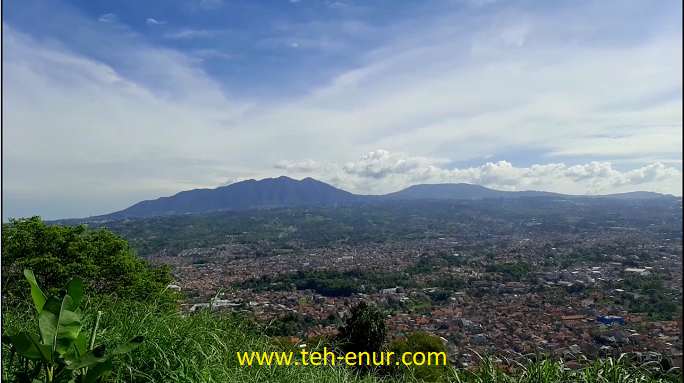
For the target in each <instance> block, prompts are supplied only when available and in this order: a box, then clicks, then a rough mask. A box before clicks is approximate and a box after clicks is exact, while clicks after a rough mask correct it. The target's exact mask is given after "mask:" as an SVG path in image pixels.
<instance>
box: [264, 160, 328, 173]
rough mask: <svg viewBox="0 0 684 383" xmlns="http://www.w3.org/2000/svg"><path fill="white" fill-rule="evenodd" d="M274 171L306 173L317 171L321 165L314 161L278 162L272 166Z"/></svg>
mask: <svg viewBox="0 0 684 383" xmlns="http://www.w3.org/2000/svg"><path fill="white" fill-rule="evenodd" d="M273 167H274V168H275V169H282V170H287V171H288V172H290V173H306V172H311V171H314V170H318V169H320V168H321V167H322V165H321V164H319V163H318V162H316V161H314V160H306V161H289V160H286V161H278V162H277V163H276V164H275V165H273Z"/></svg>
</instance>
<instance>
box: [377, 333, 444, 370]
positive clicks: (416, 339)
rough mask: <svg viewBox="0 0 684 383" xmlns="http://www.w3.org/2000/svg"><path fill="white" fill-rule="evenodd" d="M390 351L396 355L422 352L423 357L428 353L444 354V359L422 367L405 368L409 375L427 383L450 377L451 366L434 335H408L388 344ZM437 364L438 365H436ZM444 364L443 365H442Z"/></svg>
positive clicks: (439, 340)
mask: <svg viewBox="0 0 684 383" xmlns="http://www.w3.org/2000/svg"><path fill="white" fill-rule="evenodd" d="M389 349H390V351H393V352H394V353H395V354H396V355H403V354H404V353H405V352H410V353H412V354H415V353H417V352H422V353H424V355H429V354H428V353H444V358H443V359H442V358H441V357H440V358H439V359H437V360H435V359H432V360H431V362H430V363H427V362H426V363H424V364H423V365H420V366H418V365H413V366H405V367H407V368H408V369H409V370H410V373H411V374H412V375H413V376H415V377H416V378H418V379H422V380H424V381H427V382H439V381H446V380H448V378H449V376H451V375H452V374H451V369H452V367H451V365H450V363H449V362H448V360H447V357H446V355H447V354H446V351H447V350H446V348H445V347H444V343H443V342H442V340H441V339H440V338H438V337H436V336H434V335H430V334H427V333H424V332H415V333H412V334H409V335H408V336H407V337H406V338H405V339H401V340H395V341H392V342H391V343H390V344H389ZM436 362H438V363H439V364H437V363H436ZM444 362H446V363H445V364H442V363H444Z"/></svg>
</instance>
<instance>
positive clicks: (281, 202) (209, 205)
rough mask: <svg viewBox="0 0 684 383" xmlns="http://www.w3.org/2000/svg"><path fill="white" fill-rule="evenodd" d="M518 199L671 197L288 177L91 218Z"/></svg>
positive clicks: (158, 201)
mask: <svg viewBox="0 0 684 383" xmlns="http://www.w3.org/2000/svg"><path fill="white" fill-rule="evenodd" d="M519 197H556V198H589V197H591V198H596V197H604V198H620V199H653V198H666V197H673V196H671V195H665V194H660V193H655V192H631V193H620V194H608V195H602V196H573V195H565V194H559V193H551V192H542V191H532V190H529V191H501V190H494V189H489V188H486V187H484V186H479V185H472V184H465V183H457V184H423V185H414V186H411V187H408V188H406V189H403V190H400V191H398V192H394V193H389V194H385V195H359V194H352V193H350V192H347V191H344V190H341V189H338V188H335V187H334V186H331V185H328V184H326V183H324V182H321V181H318V180H315V179H313V178H305V179H303V180H295V179H292V178H289V177H285V176H282V177H278V178H266V179H263V180H260V181H257V180H253V179H252V180H247V181H242V182H237V183H234V184H231V185H228V186H221V187H218V188H215V189H196V190H188V191H184V192H180V193H178V194H176V195H174V196H171V197H162V198H158V199H156V200H149V201H142V202H138V203H136V204H135V205H133V206H131V207H129V208H127V209H124V210H121V211H118V212H114V213H111V214H107V215H103V216H99V217H92V218H96V219H114V218H137V217H148V216H155V215H168V214H187V213H206V212H212V211H222V210H227V211H231V210H232V211H236V210H247V209H254V208H263V207H277V206H303V205H320V204H334V203H345V202H373V201H380V200H420V199H425V200H428V199H483V198H519Z"/></svg>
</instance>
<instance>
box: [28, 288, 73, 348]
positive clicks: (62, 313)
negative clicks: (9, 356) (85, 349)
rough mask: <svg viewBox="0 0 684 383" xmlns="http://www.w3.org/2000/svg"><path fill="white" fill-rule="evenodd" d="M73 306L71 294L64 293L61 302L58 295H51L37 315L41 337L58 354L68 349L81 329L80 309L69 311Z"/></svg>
mask: <svg viewBox="0 0 684 383" xmlns="http://www.w3.org/2000/svg"><path fill="white" fill-rule="evenodd" d="M73 307H74V301H73V299H72V298H71V296H69V295H65V296H64V298H62V301H61V302H60V301H59V298H58V297H56V296H52V297H50V298H48V300H47V302H45V305H44V306H43V310H42V311H41V313H40V315H39V316H38V327H39V329H40V335H41V337H42V339H43V340H44V341H45V343H46V344H50V345H54V347H55V350H56V351H57V352H58V353H60V354H64V353H66V352H67V351H68V350H69V348H70V347H71V344H72V343H73V342H74V341H76V339H77V338H78V335H79V333H80V331H81V315H80V310H76V312H74V311H71V310H70V308H73Z"/></svg>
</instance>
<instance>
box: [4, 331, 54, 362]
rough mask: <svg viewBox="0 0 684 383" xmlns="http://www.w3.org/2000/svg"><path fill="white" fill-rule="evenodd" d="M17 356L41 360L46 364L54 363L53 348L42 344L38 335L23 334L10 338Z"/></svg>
mask: <svg viewBox="0 0 684 383" xmlns="http://www.w3.org/2000/svg"><path fill="white" fill-rule="evenodd" d="M9 339H10V341H11V342H12V345H14V348H15V349H16V350H17V354H19V355H21V356H23V357H25V358H28V359H34V360H35V359H40V360H42V361H43V362H45V363H49V362H51V361H52V347H50V346H49V345H46V344H42V343H40V341H39V340H38V336H37V335H36V334H31V333H28V332H21V333H19V334H16V335H10V336H9Z"/></svg>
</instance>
